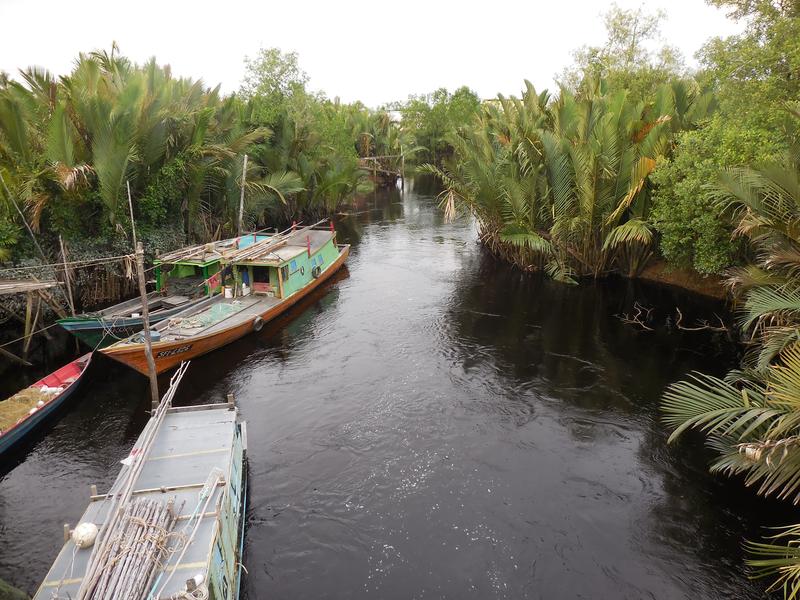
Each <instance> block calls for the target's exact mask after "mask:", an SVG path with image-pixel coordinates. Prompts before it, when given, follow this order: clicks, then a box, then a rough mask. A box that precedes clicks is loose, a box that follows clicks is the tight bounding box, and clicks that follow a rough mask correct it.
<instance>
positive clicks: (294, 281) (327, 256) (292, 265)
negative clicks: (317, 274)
mask: <svg viewBox="0 0 800 600" xmlns="http://www.w3.org/2000/svg"><path fill="white" fill-rule="evenodd" d="M338 257H339V250H338V249H337V248H336V244H334V241H333V238H331V239H330V240H328V241H327V242H326V243H325V244H323V245H322V247H321V248H320V249H319V250H317V251H316V252H312V253H311V256H309V255H308V253H307V252H304V253H302V254H300V255H299V256H297V257H295V258H293V259H292V260H290V261H287V262H285V263H283V265H282V266H287V267H289V269H288V271H289V277H288V278H287V279H284V281H283V295H284V297H288V296H291V295H292V294H294V293H295V292H297V291H298V290H301V289H302V288H304V287H305V286H306V285H308V284H309V283H310V282H311V280H312V279H314V267H316V266H320V267H321V268H322V269H324V268H325V267H326V266H327V265H329V264H331V263H332V262H333V261H335V260H336V259H337V258H338Z"/></svg>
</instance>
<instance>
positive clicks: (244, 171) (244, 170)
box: [237, 154, 247, 235]
mask: <svg viewBox="0 0 800 600" xmlns="http://www.w3.org/2000/svg"><path fill="white" fill-rule="evenodd" d="M246 179H247V154H245V155H244V165H242V193H241V195H240V196H239V228H238V232H237V235H242V219H243V217H244V183H245V180H246Z"/></svg>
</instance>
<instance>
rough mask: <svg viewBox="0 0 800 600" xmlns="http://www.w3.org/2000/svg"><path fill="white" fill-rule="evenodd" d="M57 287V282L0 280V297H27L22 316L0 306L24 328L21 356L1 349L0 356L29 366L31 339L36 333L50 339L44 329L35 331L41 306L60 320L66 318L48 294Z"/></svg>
mask: <svg viewBox="0 0 800 600" xmlns="http://www.w3.org/2000/svg"><path fill="white" fill-rule="evenodd" d="M59 285H61V284H60V283H59V282H57V281H39V280H37V279H1V280H0V296H9V295H14V294H25V296H26V297H27V301H26V305H25V315H24V316H20V315H19V314H17V312H16V311H15V310H14V309H12V308H9V307H8V306H6V305H4V304H0V308H2V310H3V311H4V312H7V313H8V314H9V315H11V317H12V318H13V319H15V320H17V321H19V322H20V323H22V324H23V325H24V327H25V333H24V335H23V337H22V338H21V339H20V341H21V342H22V355H21V356H18V355H16V354H14V353H12V352H10V351H9V350H7V349H6V348H2V347H0V355H2V356H5V357H6V358H8V359H9V360H12V361H14V362H17V363H20V364H23V365H25V366H31V363H30V362H28V351H29V350H30V346H31V340H32V339H33V337H34V336H35V335H36V334H38V333H42V334H43V335H44V336H45V337H47V338H48V339H51V336H50V334H49V333H48V332H47V330H46V329H44V328H42V329H40V330H38V331H37V329H36V326H37V325H38V324H39V320H40V317H41V312H42V304H46V305H47V306H48V307H50V309H51V310H53V312H55V313H56V314H57V315H59V316H60V317H62V318H63V317H66V316H67V315H66V314H65V313H64V311H63V310H62V309H61V307H60V306H59V304H58V302H57V301H56V300H55V299H54V298H53V296H52V295H51V294H50V293H49V292H48V290H49V289H50V288H54V287H57V286H59Z"/></svg>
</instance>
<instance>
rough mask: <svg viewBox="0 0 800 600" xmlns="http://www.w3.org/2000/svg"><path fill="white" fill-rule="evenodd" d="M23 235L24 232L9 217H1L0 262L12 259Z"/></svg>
mask: <svg viewBox="0 0 800 600" xmlns="http://www.w3.org/2000/svg"><path fill="white" fill-rule="evenodd" d="M21 235H22V230H21V229H20V228H19V227H18V226H17V225H15V224H14V222H13V221H12V220H11V219H10V218H9V217H7V216H5V215H0V261H2V260H8V259H9V258H11V255H12V251H13V248H14V246H16V244H17V242H18V241H19V238H20V236H21Z"/></svg>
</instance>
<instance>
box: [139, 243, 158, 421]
mask: <svg viewBox="0 0 800 600" xmlns="http://www.w3.org/2000/svg"><path fill="white" fill-rule="evenodd" d="M136 271H137V273H138V274H139V294H140V295H141V297H142V323H143V324H144V355H145V357H146V358H147V372H148V375H149V376H150V397H151V400H152V402H153V405H152V406H153V410H156V409H157V408H158V403H159V397H158V377H157V375H156V361H155V359H153V340H152V339H151V338H150V309H149V308H148V306H147V283H146V282H145V279H144V249H143V248H142V243H141V242H137V243H136Z"/></svg>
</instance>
